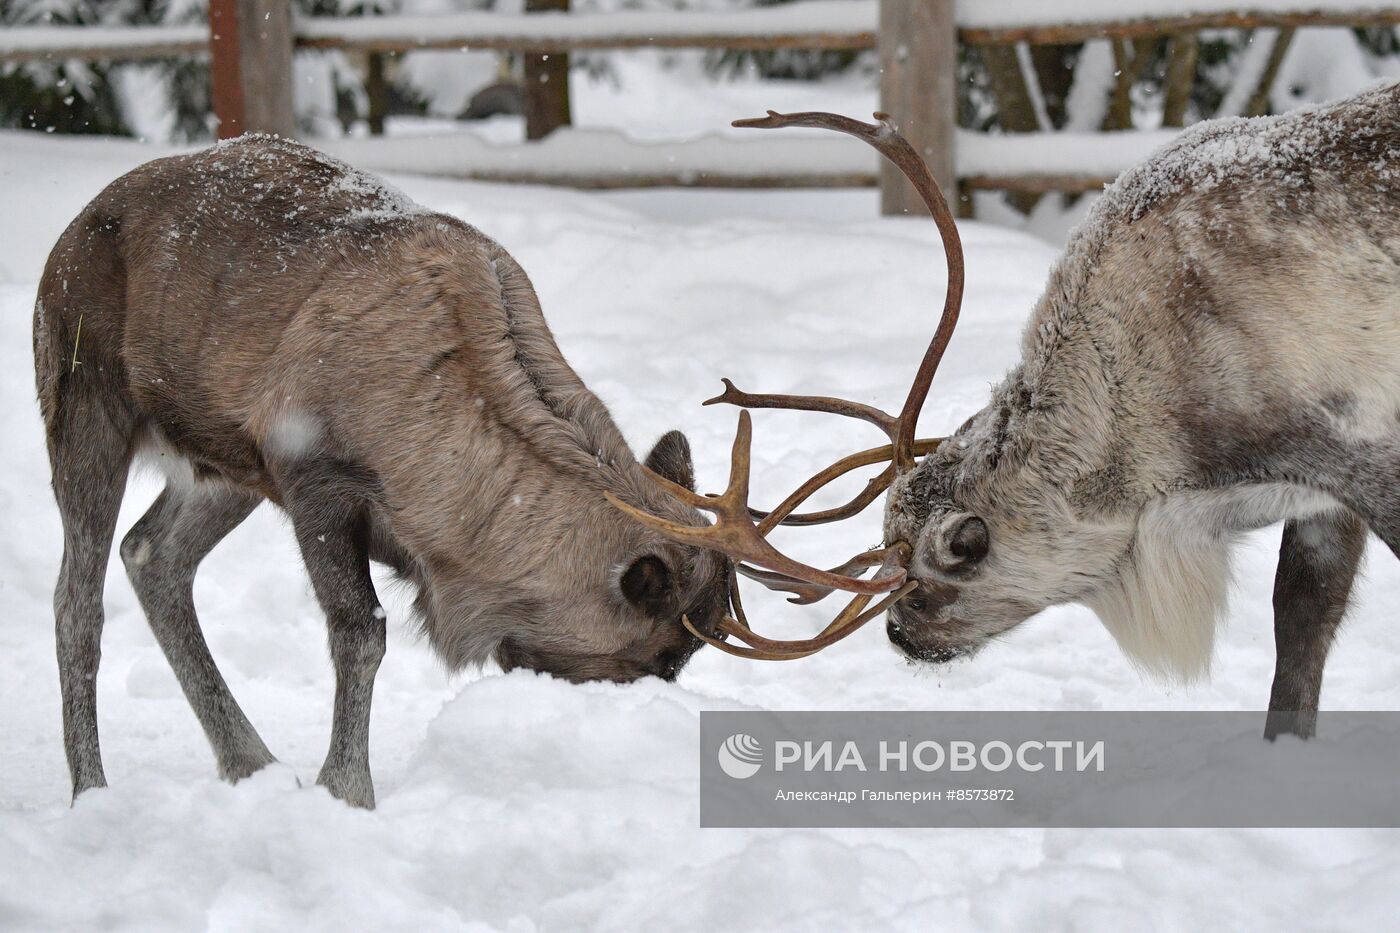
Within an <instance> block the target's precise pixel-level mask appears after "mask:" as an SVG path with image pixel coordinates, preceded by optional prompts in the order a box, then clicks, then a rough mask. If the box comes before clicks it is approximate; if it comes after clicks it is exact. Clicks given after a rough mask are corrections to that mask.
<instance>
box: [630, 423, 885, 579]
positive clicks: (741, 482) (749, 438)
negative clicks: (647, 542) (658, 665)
mask: <svg viewBox="0 0 1400 933" xmlns="http://www.w3.org/2000/svg"><path fill="white" fill-rule="evenodd" d="M752 442H753V418H752V417H751V416H750V415H749V413H748V411H746V410H741V411H740V412H739V427H738V430H737V431H736V432H735V435H734V449H733V453H732V455H731V458H730V468H729V488H728V489H726V490H725V491H724V493H723V494H721V495H719V496H713V497H711V496H695V494H693V493H691V494H690V495H689V496H685V497H682V498H683V500H685V501H688V502H689V503H690V504H692V505H694V506H696V507H697V508H701V509H705V510H707V511H710V512H713V513H714V514H715V524H713V525H703V526H692V525H684V524H681V523H680V522H676V521H671V520H670V519H665V518H662V517H660V516H659V515H653V514H651V513H650V512H647V511H645V510H643V509H639V508H637V507H636V506H633V505H629V504H628V503H626V502H623V501H622V500H621V499H619V498H618V497H617V496H616V495H614V494H613V493H611V492H605V493H604V496H605V497H606V498H607V501H608V502H609V503H611V504H612V505H613V507H614V508H617V509H619V510H620V511H622V512H623V513H624V514H626V515H628V516H630V517H631V518H632V519H634V520H636V521H638V522H641V523H642V524H643V525H646V526H647V527H649V528H652V529H654V530H656V531H658V532H660V533H661V534H662V535H665V536H666V537H668V538H670V539H671V540H673V541H679V542H681V543H682V544H690V545H695V546H696V547H702V548H710V549H713V550H716V551H720V552H721V553H724V554H727V555H729V557H731V558H733V559H735V560H739V561H748V562H749V563H752V564H757V565H758V566H760V567H763V568H766V569H768V570H773V571H777V572H778V573H780V574H784V575H786V576H789V577H793V578H796V579H798V580H804V581H806V582H807V583H811V584H815V585H817V586H824V587H828V588H830V589H836V590H846V591H847V592H851V593H866V594H869V595H878V594H880V593H885V592H888V591H890V590H892V589H894V588H895V587H897V586H899V584H900V583H902V582H903V581H902V580H895V579H886V580H862V579H859V578H857V577H851V576H846V575H844V574H840V573H833V572H831V571H827V570H819V569H818V568H816V567H811V566H809V565H807V564H803V563H801V562H799V561H795V560H793V559H792V558H790V557H788V556H787V555H786V554H783V553H781V552H780V551H778V550H777V549H776V548H774V547H773V545H771V544H769V543H768V541H767V540H766V539H765V538H764V537H763V535H762V534H760V533H759V531H758V528H757V527H756V526H755V525H754V524H753V521H752V520H751V519H750V518H749V514H748V512H749V503H748V495H749V467H750V454H749V451H750V446H751V444H752ZM691 497H693V498H691Z"/></svg>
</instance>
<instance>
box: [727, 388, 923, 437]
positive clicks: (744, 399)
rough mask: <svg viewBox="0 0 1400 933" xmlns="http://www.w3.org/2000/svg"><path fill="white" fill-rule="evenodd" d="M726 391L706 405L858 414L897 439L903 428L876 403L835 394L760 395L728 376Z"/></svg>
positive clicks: (860, 417)
mask: <svg viewBox="0 0 1400 933" xmlns="http://www.w3.org/2000/svg"><path fill="white" fill-rule="evenodd" d="M723 382H724V391H723V392H721V393H720V394H719V395H716V396H715V397H714V398H709V399H706V400H705V401H704V402H702V403H701V404H703V405H719V404H724V405H737V406H739V407H740V408H782V409H786V410H789V411H815V412H821V413H822V414H828V415H841V416H842V417H844V418H856V419H858V420H860V421H865V422H869V423H870V424H873V425H875V427H877V428H879V429H880V430H881V431H884V432H885V435H886V436H887V437H889V439H890V441H891V442H893V441H894V439H895V437H896V435H897V434H898V431H899V424H898V422H897V421H896V420H895V417H894V416H893V415H890V414H887V413H886V412H883V411H881V410H880V409H878V408H875V407H874V406H872V405H866V404H864V403H862V402H852V401H847V400H846V399H841V398H833V397H831V396H828V395H772V394H768V395H758V394H755V393H752V392H745V391H744V390H743V389H740V388H738V387H737V386H735V385H734V383H733V382H731V381H730V380H728V379H724V380H723Z"/></svg>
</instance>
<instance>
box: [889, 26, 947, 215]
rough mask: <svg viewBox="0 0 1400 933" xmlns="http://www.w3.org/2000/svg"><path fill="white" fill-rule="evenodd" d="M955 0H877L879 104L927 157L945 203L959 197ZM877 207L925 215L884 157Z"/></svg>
mask: <svg viewBox="0 0 1400 933" xmlns="http://www.w3.org/2000/svg"><path fill="white" fill-rule="evenodd" d="M953 7H954V0H880V27H879V40H878V41H879V46H880V109H881V110H883V111H885V112H886V113H888V114H889V115H890V116H892V117H893V118H894V120H895V123H896V125H897V126H898V127H899V131H900V132H901V133H902V134H904V137H905V138H906V139H908V140H909V142H910V143H911V144H912V145H913V146H914V148H915V149H917V150H918V151H919V153H920V154H921V155H922V156H923V157H924V158H925V159H926V160H928V164H929V167H930V168H931V169H932V170H933V177H934V178H936V179H937V180H938V186H939V187H940V188H942V189H943V196H944V197H946V198H947V199H948V203H950V204H952V203H955V202H956V200H957V197H958V185H957V167H956V165H955V164H954V162H953V133H954V129H955V128H956V126H957V113H958V106H957V103H958V99H957V73H958V38H957V36H958V34H957V23H956V22H955V21H954V17H953ZM880 211H881V213H883V214H927V213H928V211H927V210H925V209H924V205H923V202H922V201H920V200H919V196H918V194H917V193H916V192H915V191H914V188H913V186H912V185H910V184H909V183H908V182H907V181H905V180H904V177H903V176H902V175H900V174H899V170H898V169H896V168H895V167H894V166H892V165H890V164H889V163H887V162H884V161H883V160H882V163H881V165H880Z"/></svg>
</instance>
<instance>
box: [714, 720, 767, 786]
mask: <svg viewBox="0 0 1400 933" xmlns="http://www.w3.org/2000/svg"><path fill="white" fill-rule="evenodd" d="M719 767H720V770H722V771H723V772H724V773H725V774H727V775H729V776H730V777H732V778H737V779H738V780H741V781H742V780H743V779H744V778H751V777H753V776H754V775H755V774H757V773H758V769H759V768H761V767H763V746H762V745H760V744H758V739H756V738H754V737H753V736H751V735H746V734H745V733H743V732H736V733H735V734H734V735H731V736H730V737H729V738H727V739H725V740H724V744H723V745H721V746H720V747H719Z"/></svg>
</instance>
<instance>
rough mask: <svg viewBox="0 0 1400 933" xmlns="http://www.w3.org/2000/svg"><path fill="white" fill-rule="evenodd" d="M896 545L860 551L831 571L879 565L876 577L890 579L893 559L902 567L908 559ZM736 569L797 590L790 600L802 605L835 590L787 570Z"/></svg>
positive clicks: (740, 566) (784, 588)
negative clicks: (897, 549)
mask: <svg viewBox="0 0 1400 933" xmlns="http://www.w3.org/2000/svg"><path fill="white" fill-rule="evenodd" d="M896 547H898V545H892V546H891V547H882V548H877V549H874V550H870V551H866V552H864V553H862V554H857V555H856V556H855V557H852V558H851V559H850V560H848V561H846V562H845V563H844V564H842V565H841V566H839V567H834V568H832V569H831V570H830V571H829V572H830V573H836V574H841V575H842V576H850V575H851V574H858V573H860V572H862V571H865V570H869V569H870V568H871V567H877V566H878V567H879V568H880V570H879V572H878V573H877V574H876V578H877V579H889V568H890V566H891V561H892V560H894V562H895V564H896V565H897V567H898V569H900V570H902V569H903V565H904V564H906V563H908V556H907V554H903V553H899V552H896V551H895V550H894V549H895V548H896ZM735 570H737V571H738V572H739V573H742V574H743V575H744V576H746V577H748V578H749V579H750V580H755V581H757V582H759V583H762V584H763V585H764V586H765V587H767V588H768V589H770V590H780V591H782V592H785V593H794V594H796V596H795V597H794V598H792V599H789V600H788V602H790V603H794V604H796V605H799V606H805V605H809V604H811V603H815V602H820V601H821V600H823V599H825V598H826V597H828V596H830V595H831V594H832V593H833V592H834V590H833V588H832V587H829V586H818V585H816V584H814V583H808V582H807V581H805V580H799V579H797V578H796V577H790V576H787V575H786V574H781V573H774V572H773V571H771V570H760V569H758V568H757V567H748V566H745V565H744V564H737V565H735ZM880 574H884V576H883V577H881V576H880Z"/></svg>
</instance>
